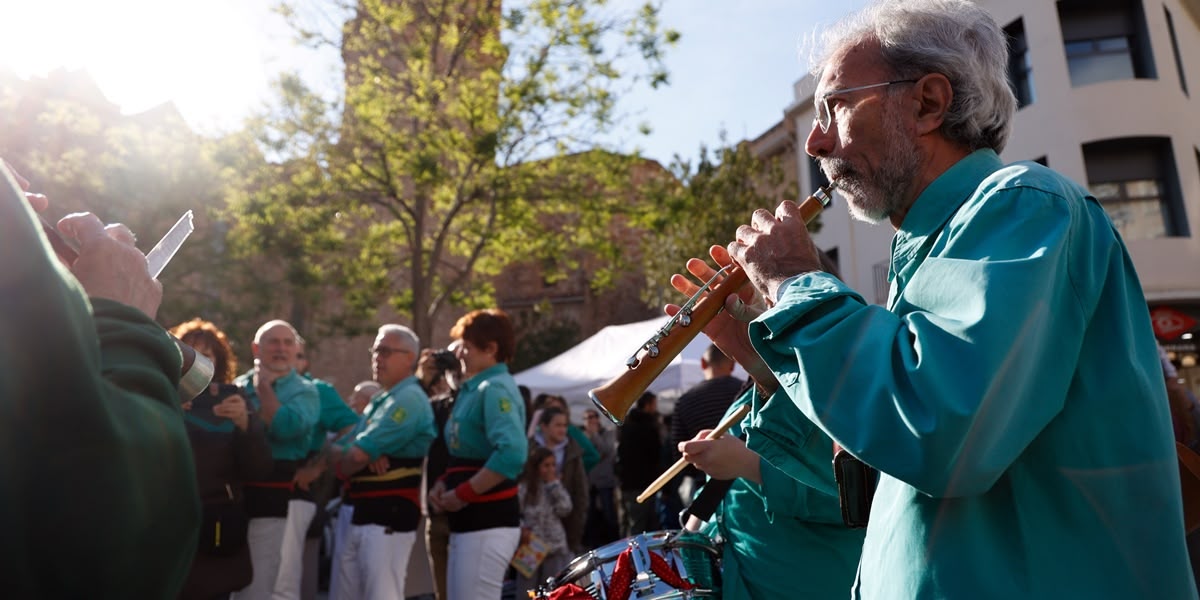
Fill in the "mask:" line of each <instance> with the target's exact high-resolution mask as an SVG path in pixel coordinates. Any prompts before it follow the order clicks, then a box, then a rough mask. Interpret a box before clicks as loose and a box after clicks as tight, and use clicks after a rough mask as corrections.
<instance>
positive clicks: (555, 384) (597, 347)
mask: <svg viewBox="0 0 1200 600" xmlns="http://www.w3.org/2000/svg"><path fill="white" fill-rule="evenodd" d="M669 320H670V317H667V316H662V317H658V318H656V319H649V320H647V321H640V322H637V323H627V324H625V325H610V326H608V327H605V328H604V329H601V330H600V331H598V332H596V334H595V335H593V336H592V337H590V338H588V339H586V340H584V341H582V342H580V343H579V345H577V346H575V347H574V348H571V349H570V350H567V351H566V352H564V353H562V354H560V355H558V356H556V357H554V358H552V359H550V360H548V361H546V362H544V363H542V364H540V365H537V366H534V367H530V368H528V369H526V370H524V371H521V372H520V373H517V374H516V375H515V376H514V377H515V378H516V380H517V383H519V384H522V385H525V386H527V387H528V388H529V389H530V391H532V393H533V395H534V396H535V397H536V396H537V395H538V394H541V393H546V394H554V395H558V396H562V397H563V398H566V399H567V403H568V404H569V405H570V406H571V409H572V410H571V412H572V413H575V414H574V415H573V417H575V418H578V416H579V414H578V413H579V412H581V411H582V410H583V409H584V407H589V406H591V405H592V402H591V400H589V399H588V391H589V390H591V389H593V388H597V387H600V386H601V385H604V384H605V383H607V382H608V381H610V380H611V379H613V378H614V377H616V376H618V375H620V374H621V373H623V372H625V371H627V370H628V367H626V366H625V361H627V360H628V359H629V357H630V356H633V354H634V352H635V351H636V350H638V349H639V348H641V345H642V344H644V343H646V341H647V340H649V339H650V338H651V337H652V336H653V335H654V333H655V332H656V331H658V330H659V329H660V328H662V327H663V325H665V324H666V323H667V321H669ZM692 326H693V327H696V326H697V325H692ZM676 328H677V330H678V328H679V325H676ZM710 343H711V342H710V341H709V339H708V337H707V336H705V335H704V334H700V335H697V336H696V339H694V340H692V341H691V343H689V344H688V345H687V347H686V348H684V350H683V352H681V353H680V354H679V356H676V357H675V358H674V359H673V360H672V361H671V364H670V365H668V366H667V368H666V369H665V370H664V371H663V372H662V374H661V375H659V377H658V379H655V380H654V383H652V384H651V385H650V391H652V392H654V393H655V394H657V395H658V396H659V398H660V401H659V407H658V409H659V412H663V413H668V412H671V408H672V407H673V406H674V399H675V398H677V397H678V396H679V395H680V394H682V393H683V392H685V391H687V389H688V388H690V387H692V386H693V385H696V384H697V383H700V382H701V381H703V380H704V372H703V371H701V370H700V356H701V355H702V354H704V351H705V349H707V348H708V346H709V344H710ZM734 375H736V376H738V377H740V378H742V379H745V378H746V372H745V371H743V370H742V368H741V366H738V367H737V369H736V370H735V371H734Z"/></svg>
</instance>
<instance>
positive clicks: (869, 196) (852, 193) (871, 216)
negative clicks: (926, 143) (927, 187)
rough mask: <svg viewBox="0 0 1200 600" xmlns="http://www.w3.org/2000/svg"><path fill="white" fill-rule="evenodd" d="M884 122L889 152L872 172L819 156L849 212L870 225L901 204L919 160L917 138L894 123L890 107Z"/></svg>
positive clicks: (886, 217)
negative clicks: (835, 182)
mask: <svg viewBox="0 0 1200 600" xmlns="http://www.w3.org/2000/svg"><path fill="white" fill-rule="evenodd" d="M884 122H885V123H890V124H891V125H890V126H889V128H888V130H887V131H886V132H885V133H886V136H885V144H886V145H887V149H888V153H887V154H886V155H885V156H884V158H883V161H882V162H881V163H880V164H879V167H878V168H877V169H876V170H875V171H874V172H872V173H861V172H859V171H858V170H856V169H855V168H854V167H853V166H852V165H850V164H849V163H848V162H847V161H844V160H841V159H835V158H826V159H819V162H820V165H821V170H822V171H824V172H825V173H826V175H827V176H829V177H831V178H836V179H837V182H838V186H837V187H838V191H839V192H841V193H842V196H843V197H845V198H846V204H847V205H848V206H849V209H850V216H851V217H853V218H854V219H856V220H859V221H863V222H866V223H870V224H872V225H875V224H879V223H882V222H884V221H887V220H889V219H890V218H891V216H892V215H894V214H896V213H897V212H898V211H899V210H900V209H901V208H903V206H904V199H905V197H906V196H907V195H908V190H909V188H910V187H911V185H912V181H913V178H914V177H915V176H916V174H917V172H918V170H919V168H920V165H921V162H922V156H921V151H920V149H919V148H918V146H917V142H916V140H915V139H913V138H912V137H910V136H908V135H906V134H905V133H904V131H902V130H901V129H900V128H899V127H898V126H896V123H897V120H896V119H895V118H894V117H892V115H891V114H890V111H889V113H885V115H884Z"/></svg>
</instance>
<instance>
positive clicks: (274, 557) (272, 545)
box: [230, 517, 287, 600]
mask: <svg viewBox="0 0 1200 600" xmlns="http://www.w3.org/2000/svg"><path fill="white" fill-rule="evenodd" d="M286 527H287V519H285V518H283V517H261V518H255V519H250V524H249V526H248V528H247V529H246V541H247V544H248V545H249V546H250V562H251V564H253V565H254V579H253V580H251V581H250V585H248V586H246V587H245V588H243V589H241V590H239V591H236V592H234V593H233V594H232V595H231V596H230V600H270V598H271V593H272V592H274V590H275V577H276V576H277V575H278V574H279V549H280V548H281V547H282V545H283V530H284V529H286Z"/></svg>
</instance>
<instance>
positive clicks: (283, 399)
mask: <svg viewBox="0 0 1200 600" xmlns="http://www.w3.org/2000/svg"><path fill="white" fill-rule="evenodd" d="M299 339H300V335H299V334H298V333H296V329H295V328H294V327H292V326H291V324H289V323H288V322H287V321H281V320H278V319H276V320H272V321H268V322H267V323H264V324H263V325H262V327H259V328H258V331H257V332H256V333H255V335H254V342H253V343H252V344H251V345H250V349H251V351H252V352H253V354H254V368H252V369H251V370H250V371H247V372H246V373H244V374H242V375H241V376H239V377H238V378H237V379H236V380H235V382H236V383H237V384H238V386H239V387H241V388H242V389H243V390H244V392H245V393H244V395H245V397H246V402H247V404H248V405H249V406H250V407H251V408H253V409H254V410H255V411H256V412H257V413H258V415H259V417H260V418H261V419H262V420H263V422H264V423H266V425H267V442H268V443H269V444H270V446H271V457H272V458H273V459H274V465H273V467H272V470H271V475H270V477H268V478H267V479H266V480H264V481H253V482H246V490H245V491H246V508H247V512H248V513H249V515H250V526H249V532H248V540H249V544H250V559H251V561H252V562H253V563H254V580H253V581H252V582H251V583H250V585H249V586H248V587H247V588H246V589H244V590H241V591H239V592H237V593H235V594H234V597H235V598H238V597H241V598H261V597H265V596H270V595H271V594H276V595H280V596H283V597H289V598H291V597H298V596H299V594H300V591H299V590H300V586H301V579H302V576H303V567H302V566H303V558H304V539H305V532H306V531H307V530H308V525H309V523H310V522H311V521H312V519H313V516H314V515H315V514H316V505H315V504H314V503H313V502H312V501H311V500H310V499H308V498H306V497H305V494H304V493H300V494H297V493H296V484H295V481H294V479H295V477H296V471H297V470H298V469H299V468H300V467H301V466H302V465H303V464H304V461H305V459H306V458H307V457H308V454H309V445H310V443H311V439H312V437H311V436H312V432H313V428H314V427H316V424H317V419H318V417H319V415H320V397H319V395H318V394H317V388H316V386H314V385H313V384H312V382H310V381H308V380H307V379H305V378H304V377H303V376H301V375H300V374H299V373H297V372H296V369H295V364H296V356H297V354H298V353H299V351H300V341H299Z"/></svg>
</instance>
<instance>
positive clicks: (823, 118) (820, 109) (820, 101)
mask: <svg viewBox="0 0 1200 600" xmlns="http://www.w3.org/2000/svg"><path fill="white" fill-rule="evenodd" d="M917 81H918V80H916V79H897V80H895V81H885V82H883V83H872V84H870V85H860V86H856V87H852V88H846V89H843V90H833V91H832V92H825V93H824V94H822V95H821V97H819V98H817V99H815V100H814V101H813V108H814V109H815V110H816V113H817V116H816V118H815V119H813V122H814V123H816V124H817V127H820V128H821V133H829V126H830V125H832V124H833V111H832V110H830V108H829V99H830V98H832V97H834V96H840V95H842V94H849V93H850V92H860V91H862V90H869V89H872V88H879V87H887V86H889V85H896V84H897V83H916V82H917Z"/></svg>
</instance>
